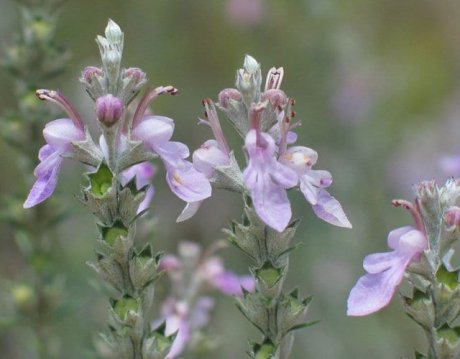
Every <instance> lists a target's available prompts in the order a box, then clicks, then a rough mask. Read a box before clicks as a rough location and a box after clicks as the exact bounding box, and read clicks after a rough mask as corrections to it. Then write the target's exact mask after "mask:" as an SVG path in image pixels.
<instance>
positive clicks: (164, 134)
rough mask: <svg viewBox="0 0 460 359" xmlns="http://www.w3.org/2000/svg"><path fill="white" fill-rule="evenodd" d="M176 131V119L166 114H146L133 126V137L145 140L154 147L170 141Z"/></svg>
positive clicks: (149, 145)
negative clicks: (165, 115)
mask: <svg viewBox="0 0 460 359" xmlns="http://www.w3.org/2000/svg"><path fill="white" fill-rule="evenodd" d="M173 132H174V121H173V120H171V119H170V118H168V117H164V116H146V117H144V118H143V120H142V121H141V122H140V123H139V124H138V125H137V126H136V127H134V128H133V130H132V136H133V139H135V140H138V141H144V142H145V144H146V145H147V146H148V147H150V148H154V147H156V146H158V145H161V144H163V143H165V142H168V141H169V140H170V139H171V137H172V134H173Z"/></svg>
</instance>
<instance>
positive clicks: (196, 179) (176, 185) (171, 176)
mask: <svg viewBox="0 0 460 359" xmlns="http://www.w3.org/2000/svg"><path fill="white" fill-rule="evenodd" d="M166 181H167V182H168V184H169V187H170V188H171V190H172V191H173V192H174V193H175V194H176V196H178V197H179V198H180V199H182V200H184V201H186V202H198V201H201V200H203V199H205V198H208V197H210V196H211V191H212V189H211V184H210V183H209V181H208V179H207V178H206V177H205V175H204V174H202V173H200V172H198V171H197V170H196V169H195V168H194V167H193V165H192V164H191V163H190V162H188V161H184V160H182V162H181V163H180V165H179V166H177V167H172V166H170V167H169V168H167V172H166Z"/></svg>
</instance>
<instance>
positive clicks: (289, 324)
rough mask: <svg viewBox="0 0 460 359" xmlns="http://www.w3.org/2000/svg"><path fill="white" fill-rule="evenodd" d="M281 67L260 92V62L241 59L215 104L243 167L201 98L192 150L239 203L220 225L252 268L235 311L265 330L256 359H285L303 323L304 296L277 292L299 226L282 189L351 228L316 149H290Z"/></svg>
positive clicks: (187, 212)
mask: <svg viewBox="0 0 460 359" xmlns="http://www.w3.org/2000/svg"><path fill="white" fill-rule="evenodd" d="M283 75H284V71H283V68H272V69H270V71H269V73H268V76H267V79H266V83H265V88H264V90H263V91H262V89H261V84H262V75H261V69H260V65H259V63H258V62H257V61H256V60H255V59H254V58H252V57H251V56H246V58H245V60H244V66H243V68H242V69H240V70H238V72H237V80H236V87H237V89H225V90H223V91H221V92H220V94H219V102H218V104H217V106H218V107H219V108H220V109H221V110H222V111H223V112H224V113H225V114H226V116H227V117H228V119H229V120H230V122H231V124H232V125H233V126H234V128H235V129H236V131H237V132H238V134H240V135H241V137H243V138H244V142H245V151H246V155H247V160H248V162H247V165H246V168H245V169H244V171H241V169H240V167H239V165H238V163H237V162H236V159H235V156H234V154H233V151H231V149H230V148H229V146H228V143H227V141H226V140H225V136H224V134H223V132H222V129H221V126H220V124H219V119H218V115H217V111H216V108H215V105H214V104H213V102H212V101H211V100H210V99H205V100H204V102H203V103H204V106H205V110H206V119H203V120H201V122H202V123H204V124H207V125H209V126H210V128H211V130H212V132H213V135H214V138H215V139H213V140H208V141H206V142H205V143H204V144H203V145H202V146H201V148H199V149H198V150H196V151H195V152H194V154H193V164H194V166H195V168H196V169H197V170H199V171H201V172H202V173H203V174H205V175H206V177H207V178H208V179H209V180H210V181H211V182H212V183H214V185H215V186H216V187H220V188H224V189H228V190H231V191H234V192H238V193H240V194H241V195H242V197H243V201H244V213H243V219H242V222H241V223H237V222H232V225H231V228H230V229H226V230H225V232H226V233H227V234H228V236H229V238H230V241H231V242H232V243H233V244H235V245H236V246H237V247H238V248H240V249H241V250H242V251H243V252H244V253H245V254H247V255H248V256H249V257H250V258H252V259H253V265H252V266H251V268H250V270H251V273H252V275H253V277H254V281H255V283H256V289H255V292H254V293H250V292H247V291H245V292H244V294H243V297H242V298H238V299H237V302H238V308H239V309H240V310H241V312H242V313H243V314H244V315H245V317H246V318H248V319H249V320H250V321H251V322H252V323H253V324H254V325H255V326H256V327H257V328H258V329H259V330H260V331H261V332H262V334H263V339H262V341H261V342H260V343H256V344H254V345H253V347H252V350H251V352H250V356H251V357H252V358H257V359H269V358H273V359H285V358H288V357H289V355H290V352H291V348H292V344H293V335H292V332H293V331H294V330H295V329H298V328H301V327H304V326H306V325H308V324H299V321H300V320H301V319H302V318H303V316H304V315H305V313H306V311H307V308H308V304H309V302H310V300H311V298H310V297H307V298H300V297H299V294H298V290H297V289H295V290H293V291H292V292H290V293H289V294H286V293H284V292H283V284H284V280H285V278H286V275H287V271H288V265H289V255H290V252H291V251H292V250H293V249H294V248H295V246H292V245H291V239H292V237H293V236H294V234H295V230H296V228H297V225H298V223H299V221H298V220H291V217H292V213H291V206H290V202H289V199H288V197H287V190H289V189H293V188H299V189H300V191H301V192H302V193H303V195H304V197H305V199H306V200H307V201H308V202H309V203H310V204H311V205H312V206H313V210H314V212H315V214H316V215H317V216H318V217H319V218H321V219H323V220H324V221H326V222H329V223H331V224H334V225H337V226H341V227H351V224H350V222H349V221H348V219H347V217H346V215H345V213H344V212H343V210H342V207H341V206H340V204H339V202H338V201H337V200H336V199H335V198H334V197H332V196H331V195H330V194H329V193H328V192H327V191H326V189H325V188H327V187H329V186H330V185H331V183H332V177H331V174H330V173H329V172H327V171H321V170H314V169H313V168H312V167H313V165H315V163H316V161H317V158H318V154H317V153H316V151H314V150H312V149H311V148H307V147H303V146H289V145H292V144H293V143H294V142H296V139H297V135H296V134H295V133H294V132H292V130H293V129H294V128H295V127H297V126H298V124H293V123H292V118H293V116H294V114H295V113H294V111H293V110H292V106H293V105H294V100H293V99H289V98H288V97H287V96H286V94H285V93H284V92H283V91H282V90H280V86H281V82H282V79H283ZM199 205H200V202H191V203H188V205H187V206H186V207H185V209H184V211H183V212H182V214H181V216H180V217H179V218H178V220H184V219H187V218H189V217H191V216H192V215H193V214H194V213H195V212H196V211H197V210H198V208H199Z"/></svg>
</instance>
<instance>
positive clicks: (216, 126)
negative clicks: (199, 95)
mask: <svg viewBox="0 0 460 359" xmlns="http://www.w3.org/2000/svg"><path fill="white" fill-rule="evenodd" d="M203 105H204V107H205V113H206V116H207V120H201V123H205V124H207V125H209V127H211V130H212V132H213V134H214V138H215V140H214V139H210V140H207V141H206V142H205V143H203V144H202V145H201V147H200V148H199V149H197V150H195V151H194V152H193V167H194V168H195V169H196V170H197V171H199V172H200V173H202V174H204V175H205V176H206V178H207V179H208V180H210V181H214V180H215V179H216V170H215V168H216V167H217V166H225V165H228V164H229V163H230V149H229V147H228V144H227V140H226V139H225V136H224V133H223V131H222V128H221V126H220V122H219V118H218V116H217V111H216V108H215V106H214V104H213V103H212V101H211V100H210V99H204V100H203ZM201 203H202V201H201V200H199V201H188V203H187V205H186V206H185V208H184V209H183V210H182V213H181V214H180V215H179V217H178V218H177V222H182V221H185V220H187V219H189V218H191V217H193V216H194V215H195V213H196V212H197V211H198V209H199V208H200V206H201Z"/></svg>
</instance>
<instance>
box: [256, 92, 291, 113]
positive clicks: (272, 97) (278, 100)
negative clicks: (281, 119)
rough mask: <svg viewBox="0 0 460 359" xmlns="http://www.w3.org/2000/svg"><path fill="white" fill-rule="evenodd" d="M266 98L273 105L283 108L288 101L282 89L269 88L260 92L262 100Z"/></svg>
mask: <svg viewBox="0 0 460 359" xmlns="http://www.w3.org/2000/svg"><path fill="white" fill-rule="evenodd" d="M265 100H268V101H269V102H270V103H271V104H272V105H273V106H274V107H276V108H280V109H283V108H284V107H285V106H286V105H287V102H288V98H287V96H286V94H285V93H284V91H282V90H277V89H270V90H267V91H265V92H264V93H263V94H262V101H265Z"/></svg>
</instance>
